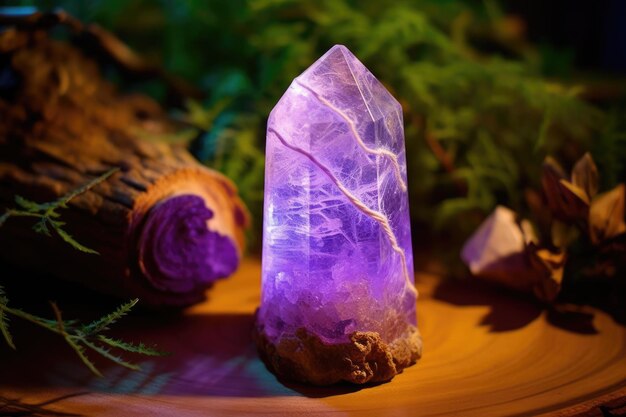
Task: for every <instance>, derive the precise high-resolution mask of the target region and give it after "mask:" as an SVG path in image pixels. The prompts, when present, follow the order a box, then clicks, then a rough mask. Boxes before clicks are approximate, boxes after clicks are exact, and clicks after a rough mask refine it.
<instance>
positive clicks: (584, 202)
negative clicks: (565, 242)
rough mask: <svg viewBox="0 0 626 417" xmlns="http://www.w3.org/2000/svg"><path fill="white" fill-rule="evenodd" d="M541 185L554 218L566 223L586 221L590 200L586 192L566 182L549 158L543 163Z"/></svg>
mask: <svg viewBox="0 0 626 417" xmlns="http://www.w3.org/2000/svg"><path fill="white" fill-rule="evenodd" d="M541 184H542V186H543V191H544V193H545V195H546V200H547V201H548V207H549V208H550V211H551V212H552V214H554V216H555V217H557V218H559V219H561V220H563V221H566V222H579V221H584V220H586V219H587V217H588V215H589V200H590V199H589V196H588V195H587V192H586V191H585V190H584V189H582V188H580V187H578V186H577V185H574V184H572V183H571V182H570V181H568V180H567V179H566V177H565V173H564V171H563V169H562V168H561V166H560V165H559V164H558V163H557V162H556V161H555V160H554V159H552V158H550V157H548V158H546V160H545V161H544V163H543V175H542V177H541Z"/></svg>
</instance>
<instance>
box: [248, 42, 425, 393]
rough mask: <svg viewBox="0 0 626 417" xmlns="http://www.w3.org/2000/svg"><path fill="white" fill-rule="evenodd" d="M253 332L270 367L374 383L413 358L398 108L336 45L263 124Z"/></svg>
mask: <svg viewBox="0 0 626 417" xmlns="http://www.w3.org/2000/svg"><path fill="white" fill-rule="evenodd" d="M266 146H267V147H266V164H265V166H266V169H265V207H264V217H263V276H262V296H261V306H260V307H259V311H258V313H257V332H258V341H259V347H260V350H261V353H262V354H263V355H264V356H265V358H266V361H267V363H268V365H269V367H270V368H271V369H272V370H274V371H275V372H276V373H278V374H280V375H283V376H285V377H289V378H292V379H297V380H300V381H306V382H310V383H314V384H330V383H334V382H338V381H341V380H345V381H351V382H354V383H364V382H368V381H385V380H389V379H391V378H392V377H393V376H394V375H395V374H396V373H398V372H399V371H401V370H402V368H404V367H406V366H408V365H410V364H412V363H413V362H415V361H416V360H417V358H418V357H419V355H420V351H421V342H420V340H419V335H418V333H417V318H416V312H415V309H416V300H417V290H416V289H415V286H414V284H413V256H412V252H411V229H410V219H409V205H408V195H407V181H406V157H405V148H404V129H403V122H402V108H401V107H400V104H399V103H398V102H397V101H396V99H395V98H393V96H392V95H391V94H389V92H388V91H387V90H386V89H385V88H384V87H383V85H382V84H381V83H380V82H379V81H378V80H377V79H376V78H375V77H374V76H373V75H372V73H370V72H369V71H368V70H367V68H365V66H364V65H363V64H362V63H361V62H359V60H358V59H357V58H356V57H355V56H354V55H353V54H352V53H351V52H350V51H349V50H348V49H346V48H345V47H344V46H340V45H338V46H335V47H333V48H331V49H330V50H329V51H328V52H327V53H326V54H325V55H324V56H323V57H321V58H320V59H319V60H318V61H317V62H315V63H314V64H313V65H312V66H311V67H310V68H309V69H307V70H306V71H305V72H304V73H302V74H301V75H300V76H299V77H297V78H296V79H295V80H294V81H293V82H292V84H291V86H290V87H289V89H288V90H287V91H286V92H285V94H284V95H283V97H282V98H281V99H280V101H279V102H278V104H276V106H275V107H274V109H273V110H272V113H271V114H270V117H269V121H268V126H267V144H266Z"/></svg>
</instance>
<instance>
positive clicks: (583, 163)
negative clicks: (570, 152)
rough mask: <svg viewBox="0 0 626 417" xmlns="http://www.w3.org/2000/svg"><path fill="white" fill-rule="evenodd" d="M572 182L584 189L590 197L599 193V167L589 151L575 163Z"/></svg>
mask: <svg viewBox="0 0 626 417" xmlns="http://www.w3.org/2000/svg"><path fill="white" fill-rule="evenodd" d="M571 182H572V184H574V185H575V186H576V187H578V188H579V189H582V190H583V191H584V192H585V193H586V194H587V197H588V199H591V198H592V197H593V196H595V195H596V194H597V193H598V183H599V179H598V168H597V167H596V164H595V162H593V158H592V157H591V155H590V154H589V152H587V153H586V154H584V155H583V157H582V158H580V159H579V160H578V162H576V164H575V165H574V168H573V169H572V178H571Z"/></svg>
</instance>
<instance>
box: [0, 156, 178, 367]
mask: <svg viewBox="0 0 626 417" xmlns="http://www.w3.org/2000/svg"><path fill="white" fill-rule="evenodd" d="M116 171H118V168H113V169H111V170H109V171H107V172H105V173H104V174H102V175H101V176H99V177H97V178H94V179H93V180H91V181H89V182H87V183H86V184H84V185H82V186H81V187H78V188H77V189H75V190H72V191H70V192H68V193H67V194H65V195H63V196H61V197H59V198H58V199H56V200H54V201H51V202H47V203H36V202H34V201H31V200H28V199H26V198H24V197H22V196H19V195H18V196H15V203H16V204H17V206H18V207H19V208H13V209H8V210H7V211H6V212H5V213H4V214H3V215H2V216H0V226H2V225H3V224H4V222H6V221H7V219H8V218H9V217H33V218H36V219H38V221H37V223H35V225H34V226H33V230H35V231H36V232H37V233H43V234H45V235H47V236H51V233H50V229H52V230H54V231H55V232H56V234H58V235H59V237H61V239H63V240H64V241H65V242H67V243H69V244H70V245H71V246H72V247H74V248H75V249H78V250H79V251H81V252H86V253H92V254H98V252H96V251H95V250H93V249H90V248H88V247H86V246H84V245H82V244H81V243H79V242H77V241H76V240H75V239H74V238H73V237H72V236H71V235H70V234H69V233H67V232H66V231H65V230H64V229H63V226H64V225H65V223H64V222H62V221H60V220H59V217H60V216H61V215H60V214H59V213H58V212H57V210H59V209H63V208H67V204H68V203H69V202H70V201H71V200H72V199H73V198H74V197H76V196H78V195H80V194H82V193H84V192H86V191H88V190H90V189H91V188H93V187H94V186H96V185H97V184H99V183H101V182H102V181H104V180H106V179H107V178H109V177H110V176H111V175H113V174H114V173H115V172H116ZM137 302H139V300H138V299H134V300H130V301H129V302H127V303H125V304H122V305H121V306H119V307H118V308H117V309H116V310H115V311H113V312H111V313H109V314H107V315H105V316H103V317H101V318H99V319H98V320H95V321H93V322H91V323H89V324H81V323H80V322H79V321H78V320H64V319H63V317H62V314H61V310H60V309H59V308H58V306H57V305H56V303H53V302H51V303H50V306H51V307H52V311H53V313H54V319H46V318H43V317H40V316H36V315H34V314H30V313H27V312H25V311H24V310H21V309H18V308H14V307H9V299H8V297H7V296H6V293H5V292H4V288H3V287H2V286H0V333H1V334H2V337H3V338H4V340H5V341H6V343H7V345H9V347H11V348H12V349H16V346H15V342H14V341H13V335H12V334H11V332H10V331H9V316H13V317H17V318H20V319H22V320H26V321H29V322H31V323H33V324H35V325H37V326H39V327H43V328H44V329H47V330H49V331H51V332H53V333H56V334H58V335H60V336H62V337H63V339H64V340H65V342H66V343H67V344H68V345H69V346H70V347H71V348H72V349H73V350H74V352H76V355H78V357H79V358H80V360H81V361H82V362H83V363H84V364H85V365H86V366H87V367H88V368H89V370H91V372H93V373H94V374H96V375H98V376H102V374H101V373H100V371H99V370H98V368H96V366H95V364H94V363H93V362H92V361H91V360H90V359H89V357H88V356H87V351H88V350H92V351H93V352H96V353H98V354H99V355H100V356H102V357H104V358H106V359H108V360H110V361H112V362H114V363H116V364H118V365H120V366H124V367H126V368H128V369H132V370H139V369H140V368H139V366H138V365H137V364H134V363H132V362H129V361H127V360H125V359H124V358H123V357H121V356H119V355H118V354H116V353H115V352H114V351H113V349H117V350H121V351H124V352H129V353H135V354H140V355H146V356H163V355H167V354H168V353H167V352H162V351H160V350H158V349H156V348H154V347H150V346H146V345H145V344H143V343H139V344H134V343H131V342H126V341H123V340H118V339H113V338H110V337H108V336H105V335H104V334H103V332H105V331H107V330H109V327H110V326H111V325H113V324H114V323H116V322H117V321H118V320H119V319H120V318H122V317H123V316H125V315H126V314H128V313H129V312H130V310H131V309H132V308H133V307H134V306H135V305H136V304H137Z"/></svg>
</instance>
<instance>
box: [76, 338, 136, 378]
mask: <svg viewBox="0 0 626 417" xmlns="http://www.w3.org/2000/svg"><path fill="white" fill-rule="evenodd" d="M82 342H83V343H84V344H85V346H87V347H88V348H90V349H92V350H93V351H95V352H97V353H99V354H100V356H102V357H104V358H107V359H108V360H110V361H111V362H114V363H116V364H118V365H120V366H123V367H125V368H128V369H131V370H133V371H138V370H140V369H141V367H140V366H139V365H136V364H134V363H130V362H127V361H125V360H124V359H123V358H122V357H121V356H116V355H114V354H112V353H111V349H107V348H104V347H102V346H98V345H96V344H95V343H92V342H90V341H88V340H83V341H82Z"/></svg>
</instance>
